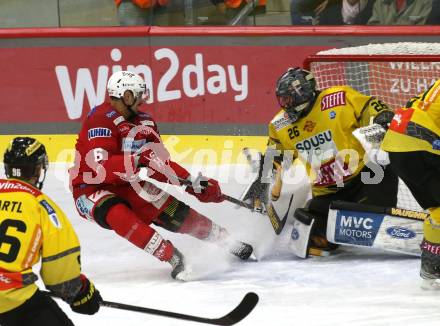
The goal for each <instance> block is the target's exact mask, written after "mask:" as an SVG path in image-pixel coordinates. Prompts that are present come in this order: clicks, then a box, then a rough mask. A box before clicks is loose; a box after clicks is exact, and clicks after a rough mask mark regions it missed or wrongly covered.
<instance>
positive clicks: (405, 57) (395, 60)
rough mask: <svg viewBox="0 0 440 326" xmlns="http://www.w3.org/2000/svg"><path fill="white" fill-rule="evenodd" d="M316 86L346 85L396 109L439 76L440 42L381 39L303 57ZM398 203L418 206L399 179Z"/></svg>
mask: <svg viewBox="0 0 440 326" xmlns="http://www.w3.org/2000/svg"><path fill="white" fill-rule="evenodd" d="M305 67H306V68H308V69H309V70H311V71H312V72H313V73H314V75H315V78H316V82H317V86H318V89H324V88H328V87H331V86H338V85H349V86H351V87H353V88H354V89H356V90H358V91H360V92H362V93H364V94H367V95H372V96H375V97H377V98H379V99H381V100H382V101H383V102H385V103H386V104H388V105H389V106H390V107H391V108H394V109H397V108H399V107H402V106H404V105H405V104H406V102H407V101H408V100H409V99H410V98H412V97H414V96H416V95H418V94H420V93H422V92H423V91H424V90H426V89H427V88H428V87H429V86H430V85H431V84H432V83H434V81H436V80H437V79H440V43H416V42H405V43H383V44H369V45H365V46H358V47H349V48H341V49H332V50H326V51H321V52H318V53H317V54H316V55H313V56H310V57H308V58H307V59H306V62H305ZM398 196H399V198H398V206H399V207H401V208H406V209H413V210H421V207H420V206H419V205H418V203H417V201H416V200H415V199H414V197H413V196H412V195H411V192H410V191H409V189H408V188H407V187H406V185H405V184H404V183H403V182H402V181H399V195H398Z"/></svg>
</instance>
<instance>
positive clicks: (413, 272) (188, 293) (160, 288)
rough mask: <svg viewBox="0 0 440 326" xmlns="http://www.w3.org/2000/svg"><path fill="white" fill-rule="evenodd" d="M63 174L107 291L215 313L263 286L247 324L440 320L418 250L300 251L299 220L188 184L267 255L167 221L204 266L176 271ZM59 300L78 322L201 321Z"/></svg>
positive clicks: (75, 220) (215, 214)
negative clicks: (77, 200)
mask: <svg viewBox="0 0 440 326" xmlns="http://www.w3.org/2000/svg"><path fill="white" fill-rule="evenodd" d="M63 175H65V169H64V168H63V167H58V169H57V171H56V173H54V170H51V171H50V173H49V176H48V178H47V180H46V182H45V187H44V190H45V192H46V193H47V194H48V195H49V196H51V197H52V199H54V200H55V201H56V202H57V203H58V204H59V205H60V206H61V207H62V208H63V209H64V210H65V212H66V213H67V215H68V216H69V217H70V219H71V222H72V224H73V225H74V227H75V229H76V231H77V233H78V235H79V238H80V241H81V245H82V264H83V272H84V273H85V274H86V275H88V276H89V277H90V278H91V279H92V280H93V281H94V282H95V284H96V287H97V288H98V289H99V290H100V292H101V294H102V296H103V297H104V299H105V300H108V301H118V302H122V303H127V304H131V305H139V306H145V307H149V308H154V309H161V310H170V311H174V312H179V313H184V314H193V315H197V316H203V317H210V318H214V317H220V316H222V315H224V314H226V313H227V312H229V311H230V310H232V309H233V308H234V307H235V305H237V304H238V302H239V301H240V300H241V298H242V297H243V296H244V294H245V293H246V292H249V291H254V292H256V293H257V294H258V295H259V297H260V302H259V303H258V305H257V307H256V308H255V310H254V311H253V312H252V313H251V314H250V315H249V316H248V317H247V318H246V319H244V320H243V321H242V322H241V323H240V324H239V325H243V326H245V325H249V326H251V325H252V326H257V325H261V326H268V325H277V326H278V325H292V326H293V325H298V326H312V325H320V326H327V325H339V326H343V325H347V326H348V325H349V326H353V325H356V326H361V325H368V326H373V325H404V324H406V325H411V326H416V325H420V326H422V325H423V326H428V325H440V292H433V291H424V290H422V289H421V288H420V283H421V281H420V279H419V276H418V273H419V264H420V261H419V259H418V258H411V257H408V256H402V255H395V254H388V253H380V252H369V251H367V250H359V249H353V248H350V249H345V250H343V252H342V253H341V254H339V255H336V256H331V257H327V258H312V259H307V260H300V259H297V258H295V257H294V256H293V255H292V254H291V253H290V252H289V251H288V249H287V247H286V244H287V241H288V237H289V234H290V230H291V226H290V225H287V226H286V228H285V230H284V232H283V233H282V234H281V236H279V237H277V236H275V234H274V232H273V231H272V227H271V225H270V223H269V221H268V219H267V218H265V217H264V216H262V215H259V214H257V213H250V212H248V211H246V209H243V208H240V209H236V208H235V207H234V206H233V205H232V204H229V203H221V204H201V203H198V202H197V201H196V200H194V199H193V198H190V197H189V196H186V195H185V194H183V195H182V194H179V193H178V196H180V197H181V198H182V199H184V200H185V201H186V202H187V203H189V204H191V205H193V206H194V207H195V208H196V209H197V210H199V211H200V212H202V213H204V214H206V215H207V216H209V217H211V218H212V219H213V220H214V221H216V222H217V223H219V224H221V225H223V226H225V227H226V228H228V229H229V231H230V233H232V234H233V236H235V237H236V238H239V239H241V240H244V241H248V242H250V243H251V244H252V245H254V247H255V249H256V254H257V256H258V257H259V261H258V262H245V263H242V262H240V261H238V260H237V259H235V257H231V256H230V255H229V254H227V253H225V252H223V250H222V249H220V248H217V247H215V246H213V245H211V244H208V243H204V242H201V241H199V240H195V239H193V238H190V237H188V236H185V235H181V234H172V233H169V232H166V231H163V230H161V229H160V230H161V231H160V232H161V233H162V235H163V236H164V237H166V238H168V239H170V240H172V241H173V243H174V244H175V245H176V246H177V247H178V248H180V249H181V251H182V252H183V253H184V254H185V256H186V257H187V259H188V260H189V261H190V262H191V264H192V265H193V268H194V270H195V271H196V272H197V273H199V275H200V278H199V279H198V280H196V281H192V282H187V283H182V282H178V281H175V280H173V279H172V278H171V277H170V267H169V265H168V264H165V263H161V262H159V261H157V260H156V259H154V258H152V257H150V256H149V255H148V254H146V253H145V252H143V251H141V250H140V249H138V248H136V247H134V246H133V245H131V244H130V243H129V242H128V241H126V240H125V239H122V238H120V237H118V236H117V235H116V234H115V233H113V232H112V231H108V230H104V229H101V228H99V227H98V226H97V225H95V224H93V223H91V222H88V221H86V220H83V219H81V218H80V217H79V215H78V214H77V213H76V211H75V208H74V205H73V200H72V198H71V195H70V193H69V192H68V190H67V189H66V185H65V182H64V181H63V180H62V178H61V176H63ZM211 175H212V176H216V175H215V174H211ZM222 187H223V190H224V192H225V193H227V194H229V195H232V196H236V197H238V196H239V195H240V193H241V191H242V190H243V188H244V187H245V185H243V184H241V185H238V184H236V183H235V182H233V181H230V180H228V182H224V183H223V184H222ZM173 191H174V192H175V190H173ZM158 229H159V228H158ZM39 284H40V285H41V283H39ZM60 305H61V306H62V308H63V309H64V310H65V311H66V312H67V314H68V315H69V317H70V318H71V319H72V320H73V322H74V323H75V325H77V326H88V325H92V326H143V325H145V326H146V325H154V326H161V325H166V326H173V325H200V324H198V323H191V322H186V321H180V320H175V319H170V318H165V317H157V316H152V315H148V314H141V313H136V312H127V311H121V310H116V309H111V308H102V309H101V310H100V311H99V312H98V313H97V314H96V315H94V316H85V315H79V314H75V313H72V312H71V311H70V309H69V307H68V306H67V305H65V304H64V303H60Z"/></svg>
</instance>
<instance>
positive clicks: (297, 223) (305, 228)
mask: <svg viewBox="0 0 440 326" xmlns="http://www.w3.org/2000/svg"><path fill="white" fill-rule="evenodd" d="M294 217H295V219H294V221H293V229H292V234H291V236H290V241H289V248H290V249H291V250H292V252H293V253H294V254H295V255H296V256H297V257H300V258H307V256H308V249H309V243H310V236H311V234H312V228H313V225H314V223H315V218H314V217H313V215H312V214H310V213H309V212H307V211H306V210H305V209H303V208H298V209H296V210H295V213H294Z"/></svg>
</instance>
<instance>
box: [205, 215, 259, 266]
mask: <svg viewBox="0 0 440 326" xmlns="http://www.w3.org/2000/svg"><path fill="white" fill-rule="evenodd" d="M205 240H206V241H209V242H213V243H215V244H216V245H218V246H219V247H222V248H226V249H227V250H228V251H229V252H230V253H231V254H233V255H234V256H236V257H238V258H240V259H241V260H257V257H256V256H255V255H254V254H253V251H254V248H253V247H252V246H251V245H250V244H248V243H245V242H242V241H238V240H234V239H233V238H232V237H231V236H230V235H229V232H228V231H227V230H226V229H225V228H222V227H221V226H219V225H217V224H215V223H213V224H212V229H211V232H210V233H209V235H208V237H207V238H206V239H205Z"/></svg>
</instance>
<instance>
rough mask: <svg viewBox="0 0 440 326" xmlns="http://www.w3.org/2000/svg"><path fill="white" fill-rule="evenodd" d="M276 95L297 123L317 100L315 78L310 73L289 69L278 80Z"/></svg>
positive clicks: (299, 69)
mask: <svg viewBox="0 0 440 326" xmlns="http://www.w3.org/2000/svg"><path fill="white" fill-rule="evenodd" d="M275 93H276V96H277V99H278V103H279V104H280V106H281V107H282V108H283V109H284V110H285V111H286V112H287V114H288V115H289V117H290V119H292V120H293V121H296V120H298V119H299V118H300V117H301V116H302V115H304V114H306V113H307V111H308V110H309V109H310V108H311V105H312V103H313V101H314V100H315V98H316V93H317V92H316V82H315V77H314V76H313V74H312V73H311V72H310V71H307V70H304V69H301V68H289V69H288V70H287V72H285V73H284V74H283V75H282V76H281V77H280V78H279V79H278V81H277V86H276V91H275Z"/></svg>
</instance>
